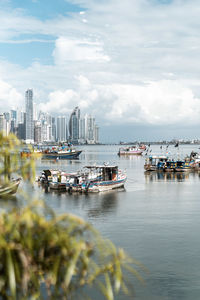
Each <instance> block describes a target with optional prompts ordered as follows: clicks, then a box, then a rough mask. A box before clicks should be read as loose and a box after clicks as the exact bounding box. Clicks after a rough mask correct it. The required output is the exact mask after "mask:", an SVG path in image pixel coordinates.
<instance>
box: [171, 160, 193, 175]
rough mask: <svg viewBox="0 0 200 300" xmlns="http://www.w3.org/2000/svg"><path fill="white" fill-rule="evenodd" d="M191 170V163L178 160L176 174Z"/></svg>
mask: <svg viewBox="0 0 200 300" xmlns="http://www.w3.org/2000/svg"><path fill="white" fill-rule="evenodd" d="M189 170H191V166H190V163H189V162H188V161H185V160H177V161H176V166H175V171H176V172H186V171H189Z"/></svg>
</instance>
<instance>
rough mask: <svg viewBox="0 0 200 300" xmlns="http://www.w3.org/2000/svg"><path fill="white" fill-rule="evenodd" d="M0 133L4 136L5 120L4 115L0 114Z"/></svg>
mask: <svg viewBox="0 0 200 300" xmlns="http://www.w3.org/2000/svg"><path fill="white" fill-rule="evenodd" d="M0 131H3V133H4V134H6V119H5V115H4V114H0Z"/></svg>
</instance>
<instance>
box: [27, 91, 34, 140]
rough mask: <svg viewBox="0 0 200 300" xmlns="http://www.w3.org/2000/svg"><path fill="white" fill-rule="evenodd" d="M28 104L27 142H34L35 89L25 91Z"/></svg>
mask: <svg viewBox="0 0 200 300" xmlns="http://www.w3.org/2000/svg"><path fill="white" fill-rule="evenodd" d="M25 106H26V142H27V143H33V142H34V124H33V90H30V89H28V90H27V91H26V92H25Z"/></svg>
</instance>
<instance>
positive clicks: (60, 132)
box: [56, 116, 67, 142]
mask: <svg viewBox="0 0 200 300" xmlns="http://www.w3.org/2000/svg"><path fill="white" fill-rule="evenodd" d="M66 129H67V126H66V118H65V117H63V116H60V117H57V132H56V139H57V142H64V141H66V139H67V130H66Z"/></svg>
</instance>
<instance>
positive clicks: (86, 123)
mask: <svg viewBox="0 0 200 300" xmlns="http://www.w3.org/2000/svg"><path fill="white" fill-rule="evenodd" d="M79 141H80V142H81V143H87V144H96V143H99V127H98V126H97V125H96V123H95V118H94V117H93V116H91V115H87V114H86V115H85V116H84V118H82V119H80V139H79Z"/></svg>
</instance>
